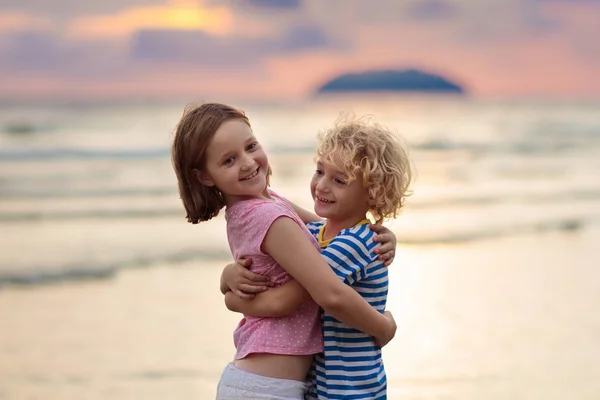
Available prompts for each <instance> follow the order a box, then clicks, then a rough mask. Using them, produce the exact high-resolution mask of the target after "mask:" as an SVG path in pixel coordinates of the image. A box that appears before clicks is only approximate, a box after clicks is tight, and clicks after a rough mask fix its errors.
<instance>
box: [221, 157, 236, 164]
mask: <svg viewBox="0 0 600 400" xmlns="http://www.w3.org/2000/svg"><path fill="white" fill-rule="evenodd" d="M233 160H234V158H233V157H227V158H226V159H225V160H223V165H230V164H232V163H233Z"/></svg>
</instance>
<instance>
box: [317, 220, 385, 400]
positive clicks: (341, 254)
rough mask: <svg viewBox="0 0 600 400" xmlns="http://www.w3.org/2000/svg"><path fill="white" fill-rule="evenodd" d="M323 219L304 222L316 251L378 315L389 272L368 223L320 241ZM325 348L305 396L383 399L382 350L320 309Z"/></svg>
mask: <svg viewBox="0 0 600 400" xmlns="http://www.w3.org/2000/svg"><path fill="white" fill-rule="evenodd" d="M325 223H326V221H319V222H311V223H309V224H307V227H308V229H309V230H310V232H311V233H312V234H313V235H314V236H315V238H316V239H317V240H318V241H319V244H320V245H321V248H322V249H323V250H322V251H321V255H322V256H323V257H324V258H325V261H327V263H328V264H329V266H330V267H331V268H333V270H334V271H335V273H336V274H337V275H338V276H339V277H340V279H343V280H344V282H345V283H346V284H347V285H350V286H352V287H353V288H354V289H355V290H356V291H357V292H358V293H359V294H360V295H361V296H362V297H364V298H365V300H367V301H368V302H369V304H371V306H373V307H374V308H375V309H377V311H379V312H381V313H383V311H384V310H385V304H386V299H387V293H388V271H387V268H386V267H385V266H384V265H383V262H382V261H379V260H377V255H376V254H375V253H374V252H373V250H374V249H375V247H376V245H377V243H376V242H374V241H373V236H374V233H373V231H371V230H370V229H369V225H368V224H369V221H368V220H364V221H361V222H360V223H359V224H358V225H356V226H354V227H352V228H348V229H344V230H342V231H341V232H340V233H339V234H338V235H337V236H336V237H335V238H333V239H332V240H329V241H325V240H323V231H324V228H325ZM322 321H323V335H324V339H325V350H324V352H323V353H321V354H319V355H317V356H316V357H315V362H314V365H313V369H312V371H311V377H310V379H311V381H312V383H313V388H312V389H311V391H310V392H309V394H308V398H309V399H319V400H332V399H378V400H380V399H386V398H387V394H386V392H387V384H386V376H385V370H384V368H383V360H382V357H381V348H380V347H378V346H376V345H375V343H374V342H373V338H372V337H371V336H369V335H367V334H364V333H362V332H360V331H358V330H356V329H353V328H350V327H349V326H347V325H344V324H343V323H341V322H340V321H338V320H336V319H335V318H333V317H332V316H331V315H329V314H327V313H326V312H323V315H322Z"/></svg>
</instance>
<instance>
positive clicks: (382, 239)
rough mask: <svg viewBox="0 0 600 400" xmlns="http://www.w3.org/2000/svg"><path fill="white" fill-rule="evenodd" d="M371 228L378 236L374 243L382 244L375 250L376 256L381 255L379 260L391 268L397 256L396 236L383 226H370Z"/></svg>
mask: <svg viewBox="0 0 600 400" xmlns="http://www.w3.org/2000/svg"><path fill="white" fill-rule="evenodd" d="M369 228H371V230H372V231H373V232H375V233H376V234H377V235H375V236H374V237H373V241H375V242H379V243H381V245H380V246H378V247H376V248H375V254H379V256H378V257H377V259H378V260H380V261H384V263H383V265H385V266H386V267H389V266H390V264H391V263H392V262H393V261H394V256H395V255H396V235H394V232H392V231H390V230H389V229H388V228H386V227H385V226H383V225H381V224H375V225H369Z"/></svg>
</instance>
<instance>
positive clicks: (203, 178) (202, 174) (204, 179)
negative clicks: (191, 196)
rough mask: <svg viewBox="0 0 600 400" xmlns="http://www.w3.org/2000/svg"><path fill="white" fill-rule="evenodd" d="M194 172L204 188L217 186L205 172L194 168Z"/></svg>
mask: <svg viewBox="0 0 600 400" xmlns="http://www.w3.org/2000/svg"><path fill="white" fill-rule="evenodd" d="M192 172H193V173H194V176H195V177H196V179H197V180H198V182H200V183H201V184H203V185H204V186H210V187H212V186H215V182H214V181H213V180H212V178H211V177H210V175H208V173H206V172H205V171H200V170H199V169H195V168H194V169H193V170H192Z"/></svg>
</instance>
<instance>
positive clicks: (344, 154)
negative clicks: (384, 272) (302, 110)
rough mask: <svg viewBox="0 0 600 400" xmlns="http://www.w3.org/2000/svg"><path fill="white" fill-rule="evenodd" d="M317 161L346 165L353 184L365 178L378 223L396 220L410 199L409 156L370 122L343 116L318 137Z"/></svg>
mask: <svg viewBox="0 0 600 400" xmlns="http://www.w3.org/2000/svg"><path fill="white" fill-rule="evenodd" d="M318 140H319V147H318V149H317V158H318V159H319V160H320V161H321V162H325V163H328V164H335V162H334V156H337V157H339V158H337V161H338V162H340V161H341V163H342V164H343V165H342V166H339V165H338V166H337V167H338V168H339V167H342V168H343V170H344V172H346V174H348V178H349V179H350V180H354V179H356V177H357V176H361V177H362V181H363V184H364V185H365V186H366V188H367V189H368V191H369V198H370V209H369V212H370V213H371V214H372V216H373V218H375V221H376V222H377V223H381V222H382V221H383V220H384V219H387V218H395V217H396V216H397V215H398V213H399V212H400V210H401V208H402V207H403V206H404V202H405V200H406V197H407V196H409V195H410V192H409V190H408V187H409V185H410V182H411V179H412V173H411V166H410V160H409V158H408V152H407V150H406V149H405V147H404V146H403V144H402V143H401V141H400V138H399V137H398V136H397V135H395V134H393V133H392V132H390V131H389V130H388V129H386V128H385V127H383V126H381V125H379V124H377V123H375V122H373V121H372V120H371V118H367V117H362V118H356V117H354V116H353V115H342V116H341V117H340V118H339V119H338V120H337V121H336V123H335V125H334V127H333V128H330V129H327V130H325V131H322V132H320V133H319V134H318Z"/></svg>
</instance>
